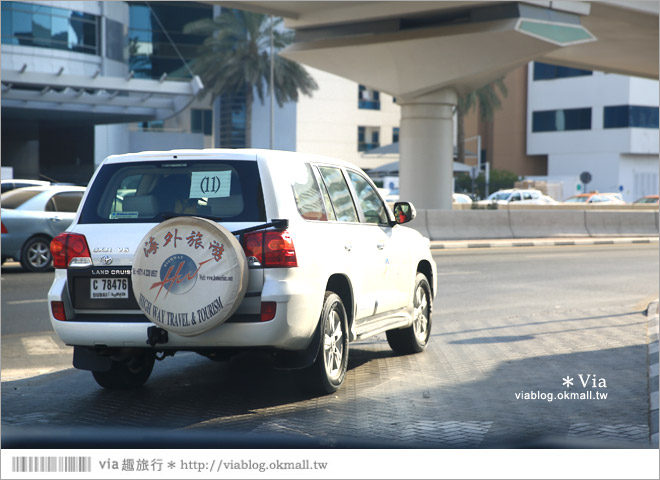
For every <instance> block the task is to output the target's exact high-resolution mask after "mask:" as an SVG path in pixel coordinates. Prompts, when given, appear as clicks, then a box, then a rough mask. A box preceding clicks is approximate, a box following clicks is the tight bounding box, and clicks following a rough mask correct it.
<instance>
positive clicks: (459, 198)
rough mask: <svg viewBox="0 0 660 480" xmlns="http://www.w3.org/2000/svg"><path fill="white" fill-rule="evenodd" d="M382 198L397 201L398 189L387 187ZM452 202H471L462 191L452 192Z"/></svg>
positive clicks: (392, 201)
mask: <svg viewBox="0 0 660 480" xmlns="http://www.w3.org/2000/svg"><path fill="white" fill-rule="evenodd" d="M382 193H383V192H382V191H381V194H382ZM383 198H385V201H386V202H388V203H394V202H398V201H399V189H398V188H393V189H388V190H387V193H385V195H383ZM452 203H472V199H471V198H470V197H469V196H467V195H465V194H463V193H452Z"/></svg>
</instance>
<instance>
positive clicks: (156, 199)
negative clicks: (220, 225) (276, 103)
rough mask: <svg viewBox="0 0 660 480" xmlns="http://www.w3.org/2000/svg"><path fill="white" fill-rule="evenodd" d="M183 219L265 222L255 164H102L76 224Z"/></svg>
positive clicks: (231, 162) (185, 162) (232, 162)
mask: <svg viewBox="0 0 660 480" xmlns="http://www.w3.org/2000/svg"><path fill="white" fill-rule="evenodd" d="M185 215H194V216H200V217H206V218H209V219H212V220H216V221H227V222H262V221H265V220H266V211H265V207H264V200H263V192H262V189H261V179H260V176H259V169H258V166H257V162H253V161H232V160H218V161H208V160H203V161H200V160H197V161H179V162H177V161H163V162H131V163H117V164H106V165H104V166H103V167H102V168H101V170H100V171H99V173H98V175H97V176H96V179H95V180H94V182H93V184H92V185H91V186H90V188H89V192H88V195H87V199H86V200H85V204H84V206H83V209H82V211H81V214H80V220H79V222H78V223H82V224H85V223H141V222H162V221H164V220H166V219H168V218H171V217H174V216H185Z"/></svg>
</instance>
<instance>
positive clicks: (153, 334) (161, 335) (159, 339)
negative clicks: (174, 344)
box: [147, 327, 169, 347]
mask: <svg viewBox="0 0 660 480" xmlns="http://www.w3.org/2000/svg"><path fill="white" fill-rule="evenodd" d="M168 341H169V336H168V334H167V330H164V329H162V328H160V327H149V328H147V344H148V345H149V346H150V347H153V346H156V345H158V344H160V343H167V342H168Z"/></svg>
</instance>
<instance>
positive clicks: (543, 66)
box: [534, 62, 593, 80]
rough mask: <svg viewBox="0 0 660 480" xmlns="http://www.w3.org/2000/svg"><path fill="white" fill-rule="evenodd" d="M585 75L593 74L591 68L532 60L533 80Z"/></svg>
mask: <svg viewBox="0 0 660 480" xmlns="http://www.w3.org/2000/svg"><path fill="white" fill-rule="evenodd" d="M586 75H593V72H592V71H591V70H581V69H579V68H570V67H562V66H559V65H551V64H549V63H541V62H534V80H555V79H557V78H570V77H583V76H586Z"/></svg>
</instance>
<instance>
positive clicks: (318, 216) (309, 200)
mask: <svg viewBox="0 0 660 480" xmlns="http://www.w3.org/2000/svg"><path fill="white" fill-rule="evenodd" d="M296 177H297V178H296V179H295V181H294V182H293V183H292V184H291V186H292V188H293V196H294V197H295V199H296V206H297V207H298V211H299V212H300V215H302V217H303V218H304V219H305V220H327V219H328V217H327V215H326V214H325V207H324V205H323V199H322V198H321V190H320V189H319V185H318V183H316V178H315V177H314V173H313V172H312V168H311V167H310V166H309V165H308V164H305V166H304V170H301V171H300V173H299V174H298V175H296Z"/></svg>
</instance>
